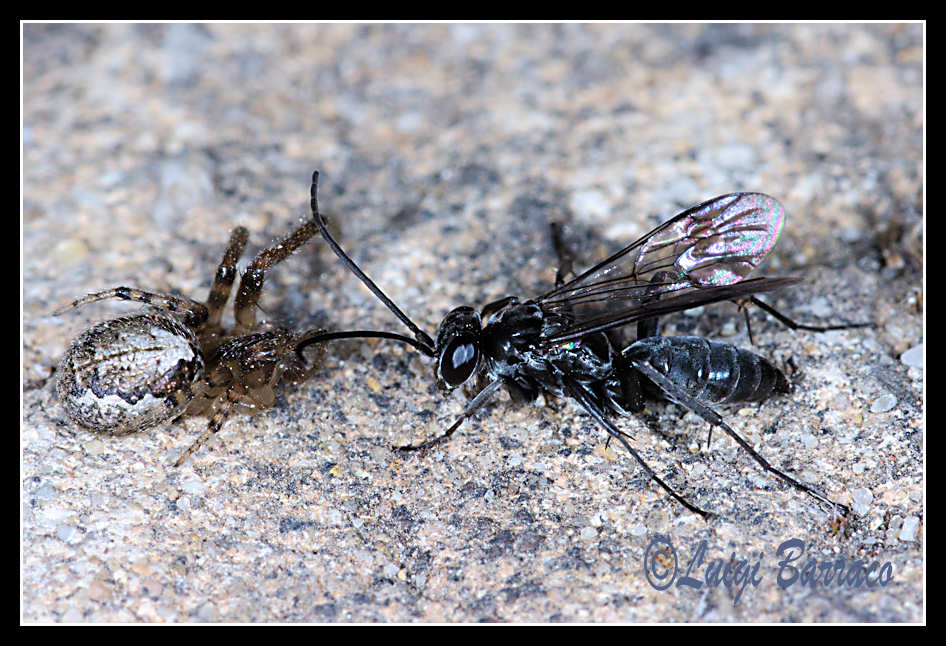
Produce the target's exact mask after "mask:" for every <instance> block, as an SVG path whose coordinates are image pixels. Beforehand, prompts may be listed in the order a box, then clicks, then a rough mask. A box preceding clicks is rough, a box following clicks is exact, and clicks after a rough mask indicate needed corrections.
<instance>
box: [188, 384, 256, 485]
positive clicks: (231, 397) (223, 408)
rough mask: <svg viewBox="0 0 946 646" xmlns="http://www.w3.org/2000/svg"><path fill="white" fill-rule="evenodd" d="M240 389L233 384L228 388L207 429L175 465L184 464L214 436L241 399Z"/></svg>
mask: <svg viewBox="0 0 946 646" xmlns="http://www.w3.org/2000/svg"><path fill="white" fill-rule="evenodd" d="M240 396H241V395H240V390H239V389H238V388H235V387H233V386H231V387H230V388H228V389H227V393H226V398H225V399H224V400H223V402H222V403H221V404H220V408H218V409H217V412H216V413H214V415H213V417H211V418H210V422H209V423H208V424H207V429H206V430H205V431H204V432H203V433H201V434H200V437H198V438H197V439H196V440H194V443H193V444H191V445H190V448H188V449H187V450H186V451H184V454H183V455H181V457H179V458H178V459H177V462H175V463H174V466H176V467H179V466H181V465H182V464H184V461H185V460H187V458H189V457H190V456H191V455H192V454H193V453H194V452H195V451H197V449H199V448H200V447H202V446H203V445H204V443H206V442H207V440H209V439H210V438H211V437H213V436H214V435H215V434H216V433H217V431H219V430H220V427H221V426H223V423H224V422H225V421H226V419H227V416H228V415H229V414H230V410H231V409H232V408H233V405H234V404H235V403H236V402H237V401H239V399H240Z"/></svg>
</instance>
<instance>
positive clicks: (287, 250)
mask: <svg viewBox="0 0 946 646" xmlns="http://www.w3.org/2000/svg"><path fill="white" fill-rule="evenodd" d="M318 232H319V229H318V226H317V225H316V224H315V222H314V221H312V220H307V221H306V222H305V223H304V224H302V225H301V226H300V227H299V228H297V229H296V230H295V231H293V232H292V233H290V234H289V235H288V236H286V237H285V238H284V239H282V240H280V241H279V242H276V243H274V244H272V245H270V246H269V247H267V248H266V249H263V250H262V251H260V252H259V253H258V254H257V255H256V258H254V259H253V262H251V263H250V264H249V266H248V267H247V268H246V271H245V272H243V277H242V278H240V287H239V288H238V289H237V295H236V299H235V301H234V303H233V315H234V318H236V327H235V328H234V334H246V333H247V332H250V331H251V330H252V329H253V328H254V327H255V326H256V305H257V303H258V302H259V298H260V293H261V292H262V290H263V279H264V277H265V274H266V270H267V269H270V268H271V267H272V266H273V265H276V264H277V263H280V262H282V261H283V260H285V259H286V258H288V257H289V256H290V255H291V254H292V252H293V251H295V250H296V249H298V248H299V247H301V246H302V245H303V244H305V243H306V242H307V241H308V240H309V238H311V237H312V236H314V235H315V234H316V233H318Z"/></svg>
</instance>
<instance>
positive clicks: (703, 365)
mask: <svg viewBox="0 0 946 646" xmlns="http://www.w3.org/2000/svg"><path fill="white" fill-rule="evenodd" d="M318 175H319V174H318V171H316V172H315V173H314V174H313V176H312V188H311V205H312V213H313V216H314V218H315V221H316V223H317V224H318V226H319V228H320V230H321V233H322V236H323V237H324V238H325V240H326V242H328V244H329V246H331V247H332V249H333V250H334V252H335V253H336V255H338V257H339V258H341V260H342V261H343V262H344V263H345V264H346V265H347V266H348V268H349V269H350V270H351V271H352V272H354V273H355V275H357V276H358V278H359V279H361V281H362V282H364V284H365V285H366V286H367V287H368V288H369V289H370V290H371V291H372V292H373V293H374V294H375V295H376V296H377V297H378V298H379V299H380V300H381V301H382V302H383V303H384V304H385V305H386V306H387V307H388V308H389V309H390V310H391V311H392V312H393V313H394V314H395V315H396V316H397V317H398V318H399V319H400V320H401V321H402V322H403V323H404V324H405V325H406V326H407V327H408V328H409V329H410V330H411V332H413V334H414V338H410V337H407V336H403V335H399V334H395V333H391V332H373V331H363V330H362V331H347V332H334V333H326V334H323V335H319V336H317V337H314V338H312V339H310V340H308V341H306V342H305V344H309V343H318V342H320V341H323V340H328V339H333V338H335V339H337V338H352V337H372V336H373V337H381V338H389V339H396V340H399V341H402V342H405V343H408V344H410V345H412V346H413V347H415V348H417V349H418V350H419V351H421V352H422V353H424V354H425V355H427V356H429V357H432V358H435V359H436V360H437V379H438V381H439V383H440V385H441V386H442V387H444V388H445V389H448V390H452V389H454V388H456V387H458V386H460V385H462V384H464V383H466V382H467V381H469V380H470V379H471V378H472V377H473V376H474V375H476V374H478V373H481V374H482V375H483V376H485V377H486V380H487V382H488V385H487V386H485V387H484V388H483V389H482V390H480V391H479V393H478V394H477V395H476V396H475V397H474V398H473V399H472V400H471V401H470V402H469V403H468V405H467V406H466V409H465V410H464V411H463V413H462V414H461V415H460V417H459V418H458V419H457V420H456V421H455V422H454V423H453V425H452V426H450V428H448V429H447V430H446V432H445V433H444V434H443V435H441V436H439V437H436V438H434V439H431V440H429V441H427V442H424V443H422V444H418V445H411V446H405V447H397V448H398V449H399V450H404V451H413V450H418V449H426V448H429V447H431V446H434V445H435V444H438V443H440V442H443V441H444V440H446V439H447V438H449V437H450V436H451V435H452V434H453V433H454V431H456V430H457V428H458V427H459V426H460V424H462V423H463V421H464V420H465V419H467V418H469V417H470V416H471V415H472V414H473V413H474V412H475V411H476V410H477V409H479V408H480V407H481V406H483V404H485V403H486V402H487V401H488V400H489V399H490V397H491V396H492V395H493V394H495V393H496V391H497V390H498V389H499V388H500V387H503V386H505V387H506V389H507V390H508V391H509V393H510V395H511V397H512V398H513V399H514V400H515V401H520V402H529V401H533V400H535V399H536V398H537V397H538V395H539V393H540V392H544V393H548V394H552V395H555V396H559V397H561V396H567V397H570V398H572V399H573V400H575V401H576V402H577V403H578V404H579V405H580V406H581V407H582V408H584V409H585V411H587V412H588V414H590V415H591V416H592V417H593V418H594V419H595V420H596V421H597V422H598V423H599V424H600V425H601V426H602V427H603V428H604V429H605V431H607V433H608V435H609V436H610V437H611V438H614V439H615V440H617V441H618V442H620V443H621V444H622V445H623V446H624V448H625V449H626V450H627V451H628V453H630V454H631V455H632V456H633V457H634V459H635V460H637V462H638V463H639V464H640V465H641V467H642V468H643V469H644V471H645V472H646V473H647V474H648V475H649V476H650V477H651V478H652V479H653V480H654V481H655V482H656V483H657V484H659V485H660V486H661V487H662V488H663V489H664V490H665V491H666V492H667V493H668V494H669V495H670V496H672V497H673V498H674V499H675V500H677V501H678V502H680V503H681V504H682V505H683V506H685V507H686V508H687V509H689V510H690V511H692V512H694V513H697V514H700V515H701V516H703V517H707V516H710V515H711V514H709V513H708V512H706V511H703V510H702V509H699V508H698V507H696V506H694V505H693V504H691V503H690V502H688V501H687V500H685V499H684V498H683V497H681V496H680V495H678V494H677V493H676V492H675V491H673V490H672V489H671V488H670V487H669V486H668V485H667V484H666V483H665V482H664V481H663V480H661V479H660V477H659V476H657V474H656V473H655V472H654V471H653V470H652V469H651V468H650V467H649V466H648V465H647V464H646V463H645V462H644V460H643V459H642V458H641V456H640V455H639V454H638V453H637V452H636V451H635V450H634V448H633V447H632V446H631V445H630V444H629V443H628V441H627V439H628V438H630V436H629V435H628V434H627V433H625V432H624V431H622V430H620V429H618V428H617V427H616V426H615V425H614V424H613V422H612V421H611V420H610V419H609V413H617V414H620V415H628V414H631V413H636V412H640V411H642V410H643V408H644V400H645V397H649V398H665V399H669V400H671V401H674V402H676V403H678V404H680V405H683V406H685V407H686V408H688V409H690V410H691V411H693V412H694V413H696V414H697V415H699V416H700V417H702V418H703V419H704V420H706V421H707V422H709V424H710V430H711V431H712V428H713V427H717V426H718V427H720V428H722V429H723V430H724V431H725V432H726V433H727V434H728V435H729V436H730V437H732V438H733V440H735V442H736V443H737V444H739V446H741V447H742V448H743V449H745V450H746V451H748V452H749V454H750V455H751V456H752V457H753V458H754V459H755V460H756V462H758V463H759V464H760V465H761V466H762V467H763V468H764V469H765V470H766V471H769V472H770V473H772V474H774V475H776V476H778V477H779V478H781V479H782V480H784V481H785V482H787V483H789V484H791V485H792V486H793V487H795V488H796V489H799V490H801V491H804V492H806V493H808V494H810V495H811V496H813V497H815V498H817V499H818V500H820V501H822V502H824V503H827V504H829V505H832V506H834V507H839V508H841V509H842V510H843V512H844V513H847V512H848V509H847V507H846V506H844V505H842V504H840V503H837V502H834V501H832V500H830V499H829V498H827V497H826V496H825V495H824V494H823V493H821V492H819V491H817V490H816V489H813V488H812V487H809V486H808V485H806V484H803V483H801V482H799V481H798V480H796V479H794V478H792V477H791V476H789V475H786V474H785V473H783V472H781V471H779V470H778V469H776V468H775V467H774V466H772V465H771V464H770V463H769V462H768V461H767V460H766V459H765V458H763V457H762V456H761V455H759V454H758V453H757V452H756V451H755V450H754V449H753V448H752V447H751V446H750V445H749V444H748V443H747V442H746V441H745V440H744V439H743V438H742V437H740V436H739V435H738V434H737V433H736V432H735V431H734V430H733V429H732V428H730V427H729V426H728V425H727V424H726V423H725V422H724V421H723V419H722V417H721V416H720V415H719V414H718V413H717V412H716V411H714V410H713V409H712V408H710V407H709V406H708V405H707V403H720V404H721V403H730V402H743V401H761V400H764V399H767V398H768V397H770V396H772V395H773V394H775V393H786V392H788V391H789V384H788V381H787V379H786V378H785V376H784V375H783V374H782V372H781V371H780V370H779V369H778V368H776V367H775V366H774V365H772V363H770V362H769V361H768V360H766V359H764V358H763V357H761V356H759V355H757V354H755V353H753V352H750V351H748V350H743V349H741V348H737V347H735V346H733V345H731V344H728V343H719V342H716V341H710V340H707V339H704V338H702V337H696V336H677V337H662V336H658V335H657V319H658V317H659V316H662V315H666V314H670V313H672V312H679V311H683V310H687V309H690V308H694V307H698V306H701V305H706V304H710V303H716V302H720V301H728V300H749V301H751V302H753V303H755V304H756V305H758V306H760V307H762V308H763V309H765V310H766V311H768V312H770V313H772V314H773V315H774V316H776V317H777V318H778V319H779V320H781V321H782V322H784V323H786V324H787V325H789V326H791V327H793V328H802V329H813V330H825V329H837V328H845V327H853V326H850V325H840V326H831V327H830V328H821V327H814V326H804V325H799V324H796V323H794V322H793V321H791V320H790V319H788V318H786V317H784V316H783V315H781V314H779V313H777V312H776V311H774V310H773V309H772V308H771V307H769V306H768V305H766V304H765V303H763V302H762V301H759V300H758V299H756V298H755V297H754V296H753V295H754V294H759V293H764V292H769V291H772V290H775V289H779V288H782V287H787V286H789V285H793V284H795V283H797V282H799V281H800V280H801V279H800V278H795V277H781V278H776V277H760V278H751V279H746V276H747V275H748V274H749V272H750V271H751V270H752V269H753V268H754V267H756V266H757V265H758V264H759V262H760V261H761V260H762V258H763V257H764V256H765V255H766V254H767V253H768V252H769V251H770V250H771V249H772V247H773V245H774V244H775V242H776V240H777V239H778V237H779V234H780V233H781V230H782V227H783V224H784V221H785V215H784V209H783V208H782V206H781V204H779V203H778V201H776V200H775V199H774V198H772V197H769V196H768V195H763V194H761V193H732V194H729V195H722V196H720V197H716V198H713V199H711V200H709V201H706V202H703V203H702V204H699V205H697V206H694V207H692V208H689V209H687V210H686V211H684V212H682V213H680V214H679V215H677V216H675V217H673V218H671V219H670V220H668V221H667V222H664V223H663V224H661V225H660V226H658V227H657V228H656V229H654V230H653V231H651V232H650V233H648V234H647V235H645V236H643V237H642V238H640V239H639V240H637V241H636V242H634V243H632V244H630V245H628V246H627V247H625V248H623V249H621V250H620V251H618V252H617V253H615V254H614V255H612V256H611V257H609V258H607V259H605V260H604V261H602V262H600V263H598V264H597V265H595V266H594V267H592V268H591V269H589V270H587V271H585V272H584V273H582V274H580V275H578V276H576V277H574V278H572V279H571V280H567V281H566V280H564V276H565V274H566V273H568V271H569V268H570V265H571V256H570V254H569V253H568V252H567V251H566V249H565V247H564V244H563V243H562V240H561V230H560V229H557V228H554V227H553V238H554V243H555V248H556V250H557V252H558V255H559V259H560V263H561V266H560V268H559V271H558V274H557V276H556V286H555V288H554V289H552V290H551V291H549V292H547V293H545V294H543V295H541V296H539V297H538V298H534V299H531V300H526V301H522V300H520V299H519V298H517V297H515V296H510V297H506V298H503V299H501V300H498V301H495V302H492V303H489V304H488V305H486V306H485V307H484V308H483V309H482V310H481V311H479V312H477V311H476V310H474V309H473V308H471V307H468V306H463V307H458V308H456V309H454V310H452V311H451V312H449V313H448V314H447V315H446V317H444V319H443V321H442V322H441V324H440V328H439V330H438V332H437V340H436V342H435V341H434V340H433V339H431V338H430V336H429V335H428V334H426V333H425V332H424V331H423V330H421V329H420V328H419V327H417V325H415V324H414V322H413V321H411V319H410V318H409V317H408V316H407V315H405V314H404V313H403V312H402V311H401V310H400V309H399V308H398V307H397V305H395V304H394V302H393V301H392V300H391V299H390V298H388V297H387V296H386V295H385V294H384V292H382V291H381V290H380V289H379V288H378V286H377V285H376V284H375V283H374V282H373V281H372V280H371V279H370V278H368V276H366V275H365V273H364V272H363V271H362V270H361V269H360V268H359V267H358V265H357V264H355V262H354V261H353V260H352V259H351V258H349V256H348V255H347V254H346V253H345V252H344V250H342V248H341V247H340V246H339V245H338V243H337V242H336V241H335V240H334V239H333V238H332V236H331V234H330V233H329V232H328V230H327V229H326V226H325V222H324V220H323V217H322V215H321V214H320V213H319V207H318V199H317V183H318ZM635 322H636V323H637V328H638V339H637V341H635V342H634V343H631V344H630V345H628V346H627V347H625V348H623V349H618V348H616V347H614V345H613V344H612V342H611V341H610V339H609V337H608V336H607V334H606V332H607V331H609V330H611V329H613V328H617V327H619V326H624V325H628V324H630V323H635ZM299 349H300V350H301V346H300V348H299Z"/></svg>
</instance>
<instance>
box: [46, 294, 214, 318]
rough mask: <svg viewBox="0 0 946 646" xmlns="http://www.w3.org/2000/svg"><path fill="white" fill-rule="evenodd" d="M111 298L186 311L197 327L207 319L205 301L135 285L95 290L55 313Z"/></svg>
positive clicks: (163, 308) (171, 310) (187, 316)
mask: <svg viewBox="0 0 946 646" xmlns="http://www.w3.org/2000/svg"><path fill="white" fill-rule="evenodd" d="M109 298H117V299H119V300H123V301H134V302H137V303H147V304H148V305H151V306H152V307H156V308H158V309H162V310H167V311H168V312H183V313H185V318H184V322H185V324H187V325H188V326H192V327H197V326H199V325H201V324H203V323H204V321H206V320H207V306H205V305H204V304H203V303H198V302H197V301H195V300H192V299H190V298H186V297H184V296H173V295H171V294H159V293H156V292H146V291H144V290H142V289H137V288H135V287H114V288H112V289H106V290H105V291H101V292H95V293H94V294H89V295H87V296H83V297H82V298H80V299H77V300H74V301H72V303H70V304H69V305H66V306H65V307H60V308H59V309H58V310H56V311H55V312H53V315H54V316H59V315H60V314H63V313H64V312H66V311H68V310H71V309H73V308H75V307H81V306H83V305H88V304H89V303H95V302H97V301H104V300H106V299H109Z"/></svg>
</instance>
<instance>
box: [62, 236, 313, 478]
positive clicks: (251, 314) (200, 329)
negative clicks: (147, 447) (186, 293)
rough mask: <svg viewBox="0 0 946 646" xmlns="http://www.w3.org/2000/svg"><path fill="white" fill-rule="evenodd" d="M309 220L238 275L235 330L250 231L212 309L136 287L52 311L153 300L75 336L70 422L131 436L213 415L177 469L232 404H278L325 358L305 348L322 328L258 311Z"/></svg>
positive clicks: (67, 401) (67, 373) (236, 248)
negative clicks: (185, 417)
mask: <svg viewBox="0 0 946 646" xmlns="http://www.w3.org/2000/svg"><path fill="white" fill-rule="evenodd" d="M318 230H319V229H318V227H317V226H316V225H315V223H314V222H313V221H312V220H309V221H307V222H306V223H305V224H303V225H301V226H299V227H298V228H297V229H296V230H295V231H294V232H293V233H291V234H290V235H289V236H288V237H286V239H284V240H282V241H280V242H278V243H275V244H273V245H271V246H270V247H268V248H266V249H264V250H263V251H261V252H260V253H259V254H258V255H257V256H256V258H254V259H253V262H251V263H250V264H249V266H248V267H247V269H246V271H245V272H244V273H243V276H242V277H241V279H240V287H239V289H238V291H237V294H236V297H235V299H234V304H233V311H234V318H235V319H236V324H235V325H234V327H233V329H231V330H230V331H229V333H226V332H225V331H224V329H223V328H222V326H221V325H220V318H221V315H222V313H223V308H224V305H225V304H226V302H227V299H228V298H229V297H230V291H231V288H232V286H233V281H234V279H235V277H236V263H237V260H239V258H240V256H241V255H242V253H243V250H244V248H245V247H246V242H247V237H248V233H247V230H246V229H245V228H243V227H237V228H235V229H234V230H233V233H232V234H231V235H230V243H229V245H227V249H226V251H225V252H224V254H223V259H222V260H221V261H220V265H219V266H218V267H217V273H216V275H215V276H214V280H213V285H212V286H211V288H210V294H209V296H208V297H207V303H206V304H204V303H200V302H198V301H195V300H191V299H189V298H186V297H180V296H173V295H171V294H160V293H153V292H146V291H143V290H140V289H135V288H131V287H116V288H114V289H109V290H105V291H102V292H97V293H95V294H89V295H88V296H86V297H84V298H80V299H78V300H76V301H74V302H72V303H71V304H70V305H67V306H65V307H63V308H61V309H59V310H57V311H56V312H55V314H56V315H59V314H62V313H63V312H66V311H67V310H70V309H72V308H74V307H79V306H81V305H86V304H88V303H93V302H95V301H101V300H104V299H107V298H118V299H122V300H126V301H136V302H140V303H147V304H148V305H150V306H151V308H150V309H148V310H146V311H144V312H141V313H138V314H132V315H129V316H122V317H120V318H116V319H112V320H109V321H104V322H102V323H98V324H97V325H94V326H92V327H91V328H89V329H88V330H86V331H85V332H84V333H83V334H80V335H79V336H78V337H76V338H75V340H73V342H72V345H71V346H70V347H69V349H68V350H67V351H66V354H65V356H64V357H63V358H62V361H61V362H60V364H59V368H58V373H59V374H58V379H57V384H56V385H57V391H58V393H59V399H60V401H61V402H62V405H63V407H64V408H65V410H66V413H67V414H68V415H69V417H70V418H71V419H72V420H73V421H74V422H76V423H77V424H80V425H82V426H85V427H87V428H89V429H91V430H93V431H97V432H100V433H107V434H110V435H125V434H127V433H133V432H135V431H140V430H142V429H145V428H149V427H152V426H155V425H157V424H161V423H163V422H167V421H170V420H172V419H174V418H176V417H178V416H179V415H181V414H183V413H185V412H186V413H188V414H201V413H207V414H209V415H210V422H209V424H208V425H207V429H206V430H205V431H204V432H203V433H202V434H201V435H200V437H198V438H197V440H195V441H194V443H193V444H191V446H190V448H189V449H187V451H186V452H185V453H184V454H183V455H182V456H181V457H180V458H179V459H178V460H177V462H175V463H174V466H180V465H181V464H182V463H183V462H184V461H185V460H186V459H187V458H188V456H190V455H191V454H192V453H194V452H195V451H196V450H197V449H199V448H200V447H201V446H202V445H203V444H204V443H205V442H206V441H207V440H208V439H209V438H210V437H211V436H212V435H213V434H214V433H216V432H217V431H218V430H220V427H221V426H222V425H223V423H224V421H225V420H226V418H227V416H228V415H229V414H230V412H231V411H232V410H233V408H234V407H235V406H240V407H245V408H248V409H251V410H260V409H264V408H268V407H270V406H272V405H273V400H274V393H273V388H274V387H275V386H276V384H278V383H279V381H280V380H282V379H287V380H289V381H292V382H295V383H298V382H300V381H302V380H304V379H306V378H307V377H308V376H309V375H311V374H312V372H314V370H315V367H316V366H317V365H318V364H319V361H320V360H321V357H322V354H323V352H324V347H325V346H324V345H322V344H319V345H318V351H317V355H316V356H315V357H314V358H313V360H312V361H310V362H308V363H307V362H306V360H305V358H304V357H303V356H302V347H300V345H301V344H303V343H305V341H306V340H309V343H308V344H306V345H309V344H311V343H316V342H317V340H316V338H315V337H318V335H320V334H321V333H322V332H323V330H319V329H315V330H310V331H308V332H303V333H301V334H296V333H294V332H293V331H292V330H289V329H286V328H282V327H266V328H265V329H263V330H261V331H254V330H255V328H256V307H257V303H258V301H259V297H260V293H261V291H262V288H263V278H264V274H265V272H266V270H268V269H270V268H271V267H272V266H273V265H275V264H277V263H279V262H281V261H283V260H285V259H286V258H287V257H289V255H290V254H291V253H292V252H293V251H295V250H296V249H298V248H299V247H300V246H301V245H302V244H304V243H305V242H306V241H307V240H309V238H311V237H312V236H313V235H314V234H316V233H317V232H318Z"/></svg>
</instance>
